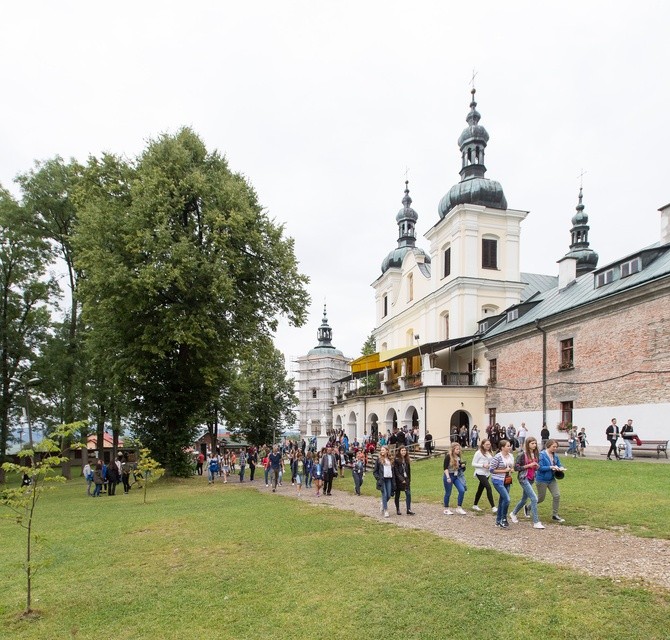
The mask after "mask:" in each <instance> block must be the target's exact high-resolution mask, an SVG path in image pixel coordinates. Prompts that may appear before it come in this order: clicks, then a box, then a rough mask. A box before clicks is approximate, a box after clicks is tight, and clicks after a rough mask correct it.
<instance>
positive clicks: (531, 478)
mask: <svg viewBox="0 0 670 640" xmlns="http://www.w3.org/2000/svg"><path fill="white" fill-rule="evenodd" d="M539 466H540V463H539V462H538V452H537V440H536V439H535V438H532V437H530V438H526V441H525V442H524V445H523V451H522V452H521V453H520V454H519V455H518V456H517V457H516V462H515V463H514V469H516V471H518V472H519V475H518V478H519V484H520V485H521V488H522V489H523V495H522V496H521V500H519V502H518V503H517V505H516V507H514V510H513V511H512V513H511V515H510V517H509V518H510V520H511V521H512V522H514V523H515V524H516V523H518V522H519V520H518V518H517V517H516V514H517V513H519V511H521V509H523V510H524V513H525V515H526V517H528V515H529V514H528V509H529V507H528V505H527V504H526V502H530V513H531V514H532V516H533V527H534V528H535V529H544V525H543V524H542V523H541V522H540V518H539V516H538V515H537V496H536V495H535V491H533V482H535V473H536V472H537V469H538V467H539Z"/></svg>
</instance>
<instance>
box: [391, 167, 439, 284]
mask: <svg viewBox="0 0 670 640" xmlns="http://www.w3.org/2000/svg"><path fill="white" fill-rule="evenodd" d="M408 185H409V181H408V180H405V196H404V197H403V199H402V205H403V207H402V209H400V211H398V214H397V215H396V217H395V219H396V222H397V223H398V246H397V248H395V249H393V250H392V251H390V252H389V254H388V255H387V256H386V257H385V258H384V260H383V261H382V273H386V272H387V271H388V270H389V269H391V268H396V269H399V268H400V267H401V266H402V261H403V260H404V259H405V256H406V255H407V253H409V252H410V251H411V252H412V253H414V255H415V256H417V257H418V256H423V261H424V262H425V263H429V262H430V257H429V256H428V255H427V254H426V252H425V251H424V250H423V249H419V247H416V246H415V245H416V221H417V220H418V218H419V215H418V214H417V212H416V211H414V209H412V207H411V204H412V198H410V197H409V186H408Z"/></svg>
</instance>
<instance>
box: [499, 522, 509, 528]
mask: <svg viewBox="0 0 670 640" xmlns="http://www.w3.org/2000/svg"><path fill="white" fill-rule="evenodd" d="M498 526H499V527H501V528H502V529H507V528H508V527H509V522H507V520H503V521H502V522H501V523H500V524H499V525H498Z"/></svg>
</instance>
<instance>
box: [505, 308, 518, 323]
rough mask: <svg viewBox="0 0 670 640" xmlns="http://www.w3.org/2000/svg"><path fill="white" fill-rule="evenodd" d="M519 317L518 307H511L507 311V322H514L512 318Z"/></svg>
mask: <svg viewBox="0 0 670 640" xmlns="http://www.w3.org/2000/svg"><path fill="white" fill-rule="evenodd" d="M518 317H519V309H518V307H517V308H516V309H511V310H510V311H508V312H507V322H512V320H516V319H517V318H518Z"/></svg>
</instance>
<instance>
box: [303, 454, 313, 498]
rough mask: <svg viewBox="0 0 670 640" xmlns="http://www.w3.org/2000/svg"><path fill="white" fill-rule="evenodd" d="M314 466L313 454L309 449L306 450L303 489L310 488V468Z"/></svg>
mask: <svg viewBox="0 0 670 640" xmlns="http://www.w3.org/2000/svg"><path fill="white" fill-rule="evenodd" d="M313 468H314V454H313V453H312V452H311V451H308V452H307V457H306V458H305V489H311V488H312V469H313Z"/></svg>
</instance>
